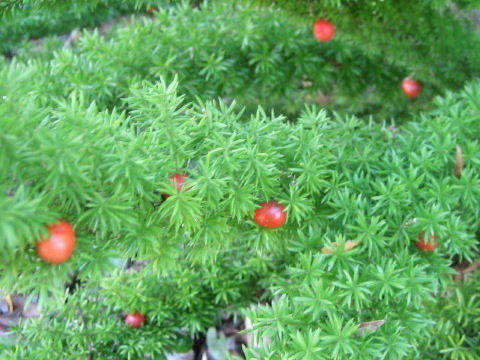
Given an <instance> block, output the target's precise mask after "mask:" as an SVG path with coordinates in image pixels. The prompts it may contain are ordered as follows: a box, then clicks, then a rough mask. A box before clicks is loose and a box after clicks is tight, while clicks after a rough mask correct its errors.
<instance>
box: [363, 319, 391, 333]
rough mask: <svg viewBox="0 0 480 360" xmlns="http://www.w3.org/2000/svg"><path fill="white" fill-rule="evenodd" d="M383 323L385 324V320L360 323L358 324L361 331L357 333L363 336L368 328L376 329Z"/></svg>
mask: <svg viewBox="0 0 480 360" xmlns="http://www.w3.org/2000/svg"><path fill="white" fill-rule="evenodd" d="M383 324H385V320H375V321H367V322H363V323H360V324H359V325H358V326H359V327H360V331H359V332H358V333H357V335H358V336H362V335H363V333H364V332H365V331H367V330H370V331H375V330H377V329H378V328H379V327H380V326H382V325H383Z"/></svg>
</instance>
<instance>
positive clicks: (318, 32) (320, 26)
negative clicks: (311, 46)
mask: <svg viewBox="0 0 480 360" xmlns="http://www.w3.org/2000/svg"><path fill="white" fill-rule="evenodd" d="M333 35H335V26H333V24H332V23H330V22H328V21H326V20H323V19H319V20H317V21H315V23H314V24H313V36H315V38H316V39H317V40H318V41H322V42H326V41H329V40H330V39H331V38H333Z"/></svg>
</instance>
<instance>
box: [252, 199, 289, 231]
mask: <svg viewBox="0 0 480 360" xmlns="http://www.w3.org/2000/svg"><path fill="white" fill-rule="evenodd" d="M284 209H285V208H284V207H283V206H282V205H280V204H279V203H278V202H276V201H275V200H272V201H269V202H266V203H262V204H260V206H259V207H258V208H257V209H256V210H255V214H254V217H253V220H254V221H255V222H256V223H257V224H258V225H260V226H263V227H266V228H270V229H275V228H278V227H280V226H282V225H283V224H284V223H285V220H286V219H287V214H286V213H285V211H284Z"/></svg>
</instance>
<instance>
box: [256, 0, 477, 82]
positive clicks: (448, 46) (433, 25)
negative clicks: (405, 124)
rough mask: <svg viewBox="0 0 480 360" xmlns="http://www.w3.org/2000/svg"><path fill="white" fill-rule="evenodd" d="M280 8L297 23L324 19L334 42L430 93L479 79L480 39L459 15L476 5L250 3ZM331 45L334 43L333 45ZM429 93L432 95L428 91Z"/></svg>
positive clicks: (330, 0)
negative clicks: (410, 77) (398, 71)
mask: <svg viewBox="0 0 480 360" xmlns="http://www.w3.org/2000/svg"><path fill="white" fill-rule="evenodd" d="M251 1H252V2H253V3H259V4H263V5H270V4H272V3H275V6H277V7H283V8H285V9H287V10H288V11H289V12H291V13H293V14H297V15H298V17H299V18H298V21H299V22H302V23H305V19H306V18H309V19H310V21H311V23H313V22H314V21H315V20H316V19H317V18H325V19H327V20H329V21H331V22H333V23H334V24H335V27H336V30H337V31H336V34H335V38H336V39H339V40H340V41H342V42H348V43H353V44H355V45H356V46H357V47H358V48H359V49H361V51H362V53H364V54H366V55H369V56H380V57H382V58H383V59H384V61H385V62H386V63H387V64H391V65H393V66H396V67H398V66H401V67H403V68H405V69H406V72H405V76H406V75H408V74H414V76H415V77H416V78H417V79H418V80H420V81H421V82H422V83H424V84H428V86H429V87H430V88H431V89H432V90H433V91H438V90H442V89H444V88H453V87H457V88H458V87H461V86H463V84H464V83H465V81H466V80H468V79H469V78H471V77H472V76H479V75H480V58H479V56H480V55H479V54H480V37H479V35H478V30H476V29H475V27H474V26H472V22H471V18H470V17H468V16H466V14H465V12H464V11H462V10H463V9H464V8H468V7H473V6H477V5H479V2H478V1H477V0H474V1H471V0H466V1H456V2H455V4H454V3H453V2H452V1H450V0H439V1H410V0H396V1H358V0H346V1H344V0H309V1H302V2H301V4H299V2H298V1H296V0H279V1H272V0H251ZM334 41H335V40H334ZM432 90H431V91H432Z"/></svg>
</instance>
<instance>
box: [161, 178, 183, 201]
mask: <svg viewBox="0 0 480 360" xmlns="http://www.w3.org/2000/svg"><path fill="white" fill-rule="evenodd" d="M168 178H169V179H170V182H169V184H170V185H172V186H173V187H175V188H176V189H177V191H180V190H182V188H183V183H184V182H185V179H186V178H187V177H186V175H183V174H173V175H170V176H169V177H168ZM162 197H163V199H164V200H165V199H167V198H169V197H170V195H169V194H165V193H164V194H162Z"/></svg>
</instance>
